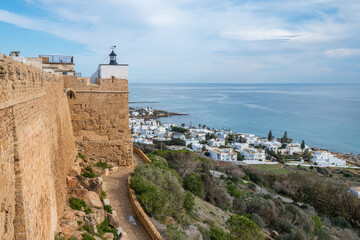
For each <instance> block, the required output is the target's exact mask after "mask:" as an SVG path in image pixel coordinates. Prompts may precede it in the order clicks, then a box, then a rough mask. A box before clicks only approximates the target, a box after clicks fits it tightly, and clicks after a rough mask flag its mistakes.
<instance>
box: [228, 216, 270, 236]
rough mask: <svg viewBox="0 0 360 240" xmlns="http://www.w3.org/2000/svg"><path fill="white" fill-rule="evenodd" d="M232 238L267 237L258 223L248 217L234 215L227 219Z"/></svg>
mask: <svg viewBox="0 0 360 240" xmlns="http://www.w3.org/2000/svg"><path fill="white" fill-rule="evenodd" d="M226 224H227V226H228V228H229V229H230V234H231V237H232V239H244V240H245V239H257V240H259V239H265V238H264V235H262V233H261V230H260V228H259V226H258V225H256V223H254V222H253V221H252V220H250V219H249V218H247V217H244V216H240V215H237V214H235V215H232V216H231V217H230V218H229V220H227V221H226Z"/></svg>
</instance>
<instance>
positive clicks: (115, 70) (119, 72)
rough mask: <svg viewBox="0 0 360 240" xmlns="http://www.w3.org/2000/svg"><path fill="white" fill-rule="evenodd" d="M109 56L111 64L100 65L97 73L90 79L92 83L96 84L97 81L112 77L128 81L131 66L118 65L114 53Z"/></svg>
mask: <svg viewBox="0 0 360 240" xmlns="http://www.w3.org/2000/svg"><path fill="white" fill-rule="evenodd" d="M109 56H110V62H109V64H99V66H98V69H97V70H96V72H95V73H94V74H93V75H92V76H91V77H90V82H96V79H102V78H111V77H115V78H119V79H125V80H128V69H129V64H118V63H117V62H116V54H115V53H114V51H112V52H111V53H110V55H109Z"/></svg>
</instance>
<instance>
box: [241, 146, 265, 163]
mask: <svg viewBox="0 0 360 240" xmlns="http://www.w3.org/2000/svg"><path fill="white" fill-rule="evenodd" d="M239 152H240V154H241V155H242V156H243V157H244V158H245V160H260V161H265V160H266V155H265V151H264V150H263V149H258V148H249V149H241V150H239Z"/></svg>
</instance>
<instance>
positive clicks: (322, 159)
mask: <svg viewBox="0 0 360 240" xmlns="http://www.w3.org/2000/svg"><path fill="white" fill-rule="evenodd" d="M310 161H311V162H312V163H313V164H316V165H319V166H346V161H345V160H343V159H340V158H337V157H334V156H333V155H332V154H331V153H329V152H325V151H316V152H314V153H313V157H312V158H311V159H310Z"/></svg>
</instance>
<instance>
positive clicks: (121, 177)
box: [104, 154, 151, 240]
mask: <svg viewBox="0 0 360 240" xmlns="http://www.w3.org/2000/svg"><path fill="white" fill-rule="evenodd" d="M133 159H134V162H135V163H137V162H142V161H141V158H140V156H138V155H137V154H134V158H133ZM133 171H134V168H121V169H119V170H118V171H116V172H114V173H112V174H110V175H109V176H107V177H104V182H105V185H106V192H107V194H108V195H107V196H106V198H108V199H109V200H110V203H111V206H112V209H113V210H114V211H116V213H117V216H118V217H119V219H120V226H121V228H122V229H123V230H124V232H126V234H127V239H129V240H137V239H139V240H151V238H150V236H149V235H148V233H147V232H146V230H145V228H144V227H143V225H142V224H141V222H140V220H139V219H138V217H137V216H136V214H135V212H134V211H133V209H132V207H131V202H130V199H129V194H128V191H127V180H128V176H129V174H130V173H131V172H133ZM130 216H133V217H134V219H135V221H136V224H137V225H133V224H131V223H130V221H129V217H130Z"/></svg>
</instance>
